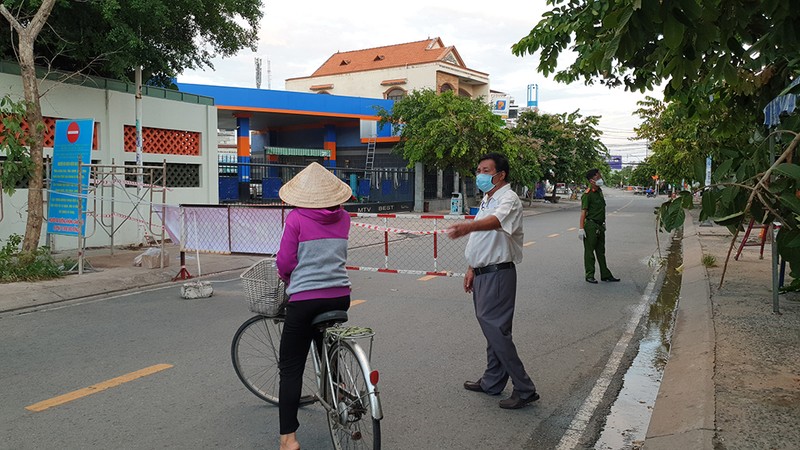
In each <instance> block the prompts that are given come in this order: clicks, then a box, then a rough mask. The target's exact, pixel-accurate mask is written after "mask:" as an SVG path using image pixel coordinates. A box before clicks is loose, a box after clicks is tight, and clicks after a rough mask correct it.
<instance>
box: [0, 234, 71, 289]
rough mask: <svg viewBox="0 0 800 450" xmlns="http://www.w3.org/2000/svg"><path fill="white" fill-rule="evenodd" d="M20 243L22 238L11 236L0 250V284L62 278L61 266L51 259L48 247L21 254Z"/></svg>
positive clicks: (16, 235)
mask: <svg viewBox="0 0 800 450" xmlns="http://www.w3.org/2000/svg"><path fill="white" fill-rule="evenodd" d="M20 243H22V236H20V235H18V234H12V235H11V236H9V237H8V241H7V242H6V243H5V245H3V247H2V248H0V283H13V282H17V281H37V280H49V279H52V278H61V277H62V276H64V273H63V270H62V268H61V264H60V263H58V262H57V261H55V260H54V259H53V255H52V254H51V253H50V248H49V247H39V248H38V249H36V251H34V252H22V251H21V250H20Z"/></svg>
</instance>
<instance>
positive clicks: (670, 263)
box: [594, 231, 683, 450]
mask: <svg viewBox="0 0 800 450" xmlns="http://www.w3.org/2000/svg"><path fill="white" fill-rule="evenodd" d="M682 238H683V233H681V232H680V231H678V232H676V233H675V234H674V236H673V238H672V243H671V244H670V247H669V250H668V254H667V258H666V274H665V276H664V281H663V283H662V285H661V289H660V290H659V293H658V297H657V298H656V300H655V301H654V302H653V303H651V304H650V308H649V312H648V316H647V322H646V323H645V324H644V327H645V329H644V335H643V337H642V340H641V341H640V342H639V350H638V353H637V354H636V357H634V359H633V362H632V363H631V366H630V368H629V369H628V371H627V372H626V373H625V377H624V378H623V385H622V389H621V390H620V392H619V395H618V396H617V399H616V400H615V401H614V404H613V405H612V406H611V410H610V412H609V414H608V416H607V417H606V423H605V426H604V427H603V430H602V432H601V433H600V437H599V438H598V439H597V441H596V442H595V445H594V448H595V449H599V450H606V449H613V450H619V449H639V448H641V447H642V444H643V443H644V438H645V435H646V433H647V427H648V425H649V423H650V416H651V415H652V412H653V405H654V404H655V401H656V396H657V395H658V389H659V387H660V385H661V378H662V376H663V375H664V366H666V364H667V359H668V358H669V347H670V341H671V337H672V325H673V322H674V314H675V306H676V305H677V302H678V297H679V296H680V291H681V279H682V275H681V272H679V271H678V270H676V269H677V268H678V267H680V266H681V264H682V261H683V255H682V251H681V239H682Z"/></svg>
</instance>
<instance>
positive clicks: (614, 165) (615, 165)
mask: <svg viewBox="0 0 800 450" xmlns="http://www.w3.org/2000/svg"><path fill="white" fill-rule="evenodd" d="M608 165H609V167H610V168H611V169H612V170H622V156H619V155H611V156H610V157H609V158H608Z"/></svg>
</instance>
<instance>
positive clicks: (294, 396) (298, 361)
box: [278, 295, 350, 434]
mask: <svg viewBox="0 0 800 450" xmlns="http://www.w3.org/2000/svg"><path fill="white" fill-rule="evenodd" d="M349 308H350V296H349V295H347V296H344V297H337V298H321V299H315V300H301V301H296V302H289V305H288V306H287V307H286V322H284V324H283V334H282V335H281V353H280V363H279V368H280V374H281V381H280V391H279V394H278V400H279V403H278V409H279V411H280V419H281V420H280V421H281V434H289V433H294V432H295V431H297V429H298V428H299V427H300V422H298V421H297V408H299V406H300V392H301V391H302V389H303V371H304V369H305V368H306V360H307V359H308V351H309V349H310V348H311V339H317V344H319V342H320V338H321V336H320V333H319V332H317V331H316V330H315V329H314V327H312V326H311V321H312V320H314V317H316V316H317V315H319V314H322V313H324V312H327V311H336V310H339V311H347V310H348V309H349ZM318 348H319V347H318Z"/></svg>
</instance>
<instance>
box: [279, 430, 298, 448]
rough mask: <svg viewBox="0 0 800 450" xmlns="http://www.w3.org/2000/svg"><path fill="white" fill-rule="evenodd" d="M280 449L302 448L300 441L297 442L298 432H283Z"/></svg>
mask: <svg viewBox="0 0 800 450" xmlns="http://www.w3.org/2000/svg"><path fill="white" fill-rule="evenodd" d="M280 450H300V443H299V442H297V433H289V434H282V435H281V448H280Z"/></svg>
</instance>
